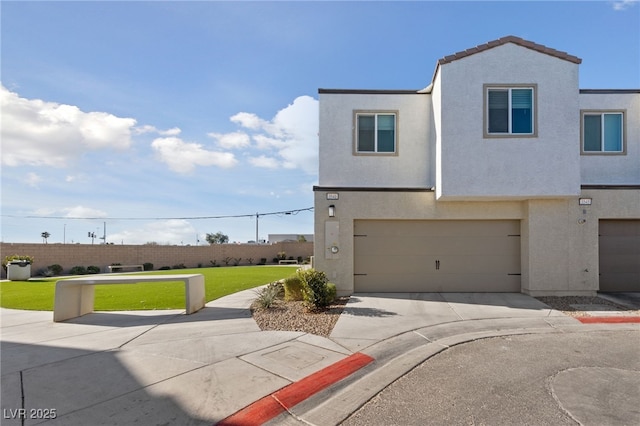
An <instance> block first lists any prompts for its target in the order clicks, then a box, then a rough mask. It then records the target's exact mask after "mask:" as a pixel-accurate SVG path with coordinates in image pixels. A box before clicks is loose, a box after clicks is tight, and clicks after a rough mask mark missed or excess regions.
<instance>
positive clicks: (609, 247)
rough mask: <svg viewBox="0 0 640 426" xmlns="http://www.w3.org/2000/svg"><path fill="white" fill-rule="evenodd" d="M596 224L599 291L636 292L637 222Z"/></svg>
mask: <svg viewBox="0 0 640 426" xmlns="http://www.w3.org/2000/svg"><path fill="white" fill-rule="evenodd" d="M599 225H600V228H599V234H600V238H599V240H600V242H599V254H600V291H640V220H601V221H600V222H599Z"/></svg>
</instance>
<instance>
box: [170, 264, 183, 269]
mask: <svg viewBox="0 0 640 426" xmlns="http://www.w3.org/2000/svg"><path fill="white" fill-rule="evenodd" d="M171 269H187V267H186V266H185V265H184V263H178V264H177V265H173V266H172V267H171Z"/></svg>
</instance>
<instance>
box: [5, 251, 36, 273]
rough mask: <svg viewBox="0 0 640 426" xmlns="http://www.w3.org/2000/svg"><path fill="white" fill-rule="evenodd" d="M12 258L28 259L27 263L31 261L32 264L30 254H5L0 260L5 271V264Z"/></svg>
mask: <svg viewBox="0 0 640 426" xmlns="http://www.w3.org/2000/svg"><path fill="white" fill-rule="evenodd" d="M12 260H26V261H28V262H29V263H31V264H32V265H33V257H32V256H27V255H21V254H12V255H11V256H6V257H5V258H4V260H3V261H2V269H4V270H5V272H6V271H7V265H8V264H9V262H11V261H12Z"/></svg>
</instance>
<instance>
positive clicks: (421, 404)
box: [343, 331, 640, 426]
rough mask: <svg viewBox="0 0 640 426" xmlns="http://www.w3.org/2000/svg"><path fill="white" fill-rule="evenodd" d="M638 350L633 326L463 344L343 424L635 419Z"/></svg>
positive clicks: (639, 336) (638, 418)
mask: <svg viewBox="0 0 640 426" xmlns="http://www.w3.org/2000/svg"><path fill="white" fill-rule="evenodd" d="M639 354H640V333H638V332H637V331H602V332H593V331H592V332H588V333H581V332H576V333H569V334H534V335H520V336H503V337H494V338H490V339H483V340H477V341H474V342H469V343H464V344H461V345H458V346H454V347H451V348H449V349H447V350H445V351H443V352H441V353H439V354H437V355H435V356H434V357H433V358H431V359H429V360H427V361H425V362H424V363H422V364H421V365H420V366H418V367H417V368H415V369H414V370H413V371H411V372H410V373H409V374H407V375H406V376H404V377H402V378H400V379H399V380H397V381H396V382H394V383H393V384H391V385H390V386H389V387H388V388H386V389H384V390H383V391H382V392H381V393H380V394H378V395H377V396H375V397H374V398H373V399H372V400H371V401H369V402H368V403H367V404H366V405H364V406H363V407H362V408H361V409H360V410H358V411H357V412H355V413H354V414H353V415H351V416H350V417H349V418H348V419H347V420H346V421H345V422H344V423H343V424H344V425H345V426H358V425H426V424H438V425H442V424H447V425H462V424H464V425H480V424H486V425H517V424H528V425H536V424H537V425H542V424H544V425H550V424H553V425H575V424H577V422H580V423H581V424H584V425H622V424H627V425H631V424H640V409H639V408H638V400H639V397H640V355H639ZM576 421H577V422H576Z"/></svg>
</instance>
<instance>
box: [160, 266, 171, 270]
mask: <svg viewBox="0 0 640 426" xmlns="http://www.w3.org/2000/svg"><path fill="white" fill-rule="evenodd" d="M169 269H171V266H161V267H160V268H159V269H158V270H159V271H168V270H169Z"/></svg>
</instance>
